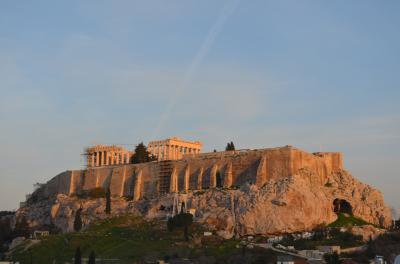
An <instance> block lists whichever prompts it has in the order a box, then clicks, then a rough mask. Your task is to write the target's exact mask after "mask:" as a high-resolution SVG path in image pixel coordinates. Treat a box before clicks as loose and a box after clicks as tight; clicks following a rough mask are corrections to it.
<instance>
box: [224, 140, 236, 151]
mask: <svg viewBox="0 0 400 264" xmlns="http://www.w3.org/2000/svg"><path fill="white" fill-rule="evenodd" d="M225 150H226V151H230V150H235V145H234V144H233V141H231V142H228V144H226V147H225Z"/></svg>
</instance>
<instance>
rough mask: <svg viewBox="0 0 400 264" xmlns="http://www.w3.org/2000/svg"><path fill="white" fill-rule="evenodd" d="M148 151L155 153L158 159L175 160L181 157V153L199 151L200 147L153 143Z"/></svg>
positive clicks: (193, 153) (194, 153) (196, 152)
mask: <svg viewBox="0 0 400 264" xmlns="http://www.w3.org/2000/svg"><path fill="white" fill-rule="evenodd" d="M150 152H151V153H153V154H155V155H157V157H158V160H177V159H181V158H182V157H183V155H186V154H192V155H196V154H199V153H200V149H196V148H190V147H183V146H179V145H155V146H152V149H150Z"/></svg>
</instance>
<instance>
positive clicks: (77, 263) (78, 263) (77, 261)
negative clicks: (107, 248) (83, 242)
mask: <svg viewBox="0 0 400 264" xmlns="http://www.w3.org/2000/svg"><path fill="white" fill-rule="evenodd" d="M87 263H88V264H96V254H95V253H94V251H93V250H92V251H91V252H90V255H89V260H88V262H87ZM74 264H82V254H81V248H80V247H77V248H76V250H75V256H74Z"/></svg>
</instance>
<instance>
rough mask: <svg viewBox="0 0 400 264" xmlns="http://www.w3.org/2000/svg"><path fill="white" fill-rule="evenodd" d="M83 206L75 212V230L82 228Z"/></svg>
mask: <svg viewBox="0 0 400 264" xmlns="http://www.w3.org/2000/svg"><path fill="white" fill-rule="evenodd" d="M81 213H82V208H79V209H78V210H77V211H76V213H75V219H74V230H75V232H79V231H81V229H82V217H81Z"/></svg>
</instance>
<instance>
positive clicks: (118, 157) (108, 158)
mask: <svg viewBox="0 0 400 264" xmlns="http://www.w3.org/2000/svg"><path fill="white" fill-rule="evenodd" d="M129 158H130V155H129V152H123V153H119V152H113V151H96V152H93V153H91V154H89V155H88V157H87V164H88V166H89V167H100V166H108V165H119V164H128V163H129Z"/></svg>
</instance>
